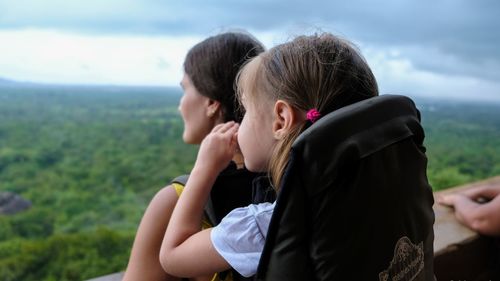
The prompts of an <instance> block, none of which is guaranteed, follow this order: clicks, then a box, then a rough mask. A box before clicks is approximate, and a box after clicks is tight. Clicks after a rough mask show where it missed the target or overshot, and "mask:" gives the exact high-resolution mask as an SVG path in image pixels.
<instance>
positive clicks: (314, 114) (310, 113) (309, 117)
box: [306, 108, 321, 123]
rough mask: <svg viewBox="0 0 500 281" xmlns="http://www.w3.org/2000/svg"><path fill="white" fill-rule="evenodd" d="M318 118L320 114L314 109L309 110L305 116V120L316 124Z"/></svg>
mask: <svg viewBox="0 0 500 281" xmlns="http://www.w3.org/2000/svg"><path fill="white" fill-rule="evenodd" d="M320 117H321V114H320V113H319V111H318V110H317V109H316V108H313V109H310V110H309V111H308V112H307V114H306V118H307V120H309V121H311V123H314V122H316V121H317V120H318V119H319V118H320Z"/></svg>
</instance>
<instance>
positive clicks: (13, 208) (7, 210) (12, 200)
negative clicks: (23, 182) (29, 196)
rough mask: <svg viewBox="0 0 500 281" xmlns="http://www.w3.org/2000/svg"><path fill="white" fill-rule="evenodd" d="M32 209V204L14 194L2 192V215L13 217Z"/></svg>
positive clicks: (0, 194)
mask: <svg viewBox="0 0 500 281" xmlns="http://www.w3.org/2000/svg"><path fill="white" fill-rule="evenodd" d="M30 207H31V202H30V201H28V200H26V199H24V198H22V197H21V196H19V195H17V194H15V193H12V192H0V215H13V214H16V213H19V212H22V211H24V210H26V209H29V208H30Z"/></svg>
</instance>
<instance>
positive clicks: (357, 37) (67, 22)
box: [0, 0, 500, 101]
mask: <svg viewBox="0 0 500 281" xmlns="http://www.w3.org/2000/svg"><path fill="white" fill-rule="evenodd" d="M232 29H246V30H248V31H250V32H251V33H253V34H254V35H255V36H256V37H257V38H258V39H260V40H261V41H262V42H263V43H264V44H265V45H266V47H268V48H269V47H272V46H273V45H275V44H278V43H282V42H285V41H287V40H289V39H291V38H293V36H295V35H300V34H304V33H306V34H311V33H312V32H315V31H320V30H322V31H328V32H332V33H334V34H337V35H341V36H343V37H345V38H347V39H350V40H351V41H353V42H354V43H355V44H357V45H358V46H359V47H360V49H361V51H362V53H363V54H364V56H365V57H366V59H367V60H368V63H369V64H370V66H371V67H372V69H373V71H374V73H375V76H376V77H377V79H378V81H379V86H380V91H381V93H400V94H408V95H425V96H434V97H458V98H468V99H472V100H497V101H500V31H499V30H500V1H496V0H476V1H474V0H467V1H462V0H433V1H430V0H412V1H409V0H408V1H405V0H386V1H374V0H350V1H293V0H265V1H264V0H252V1H247V0H234V1H230V0H219V1H208V0H204V1H203V0H183V1H180V0H176V1H170V0H85V1H84V0H15V1H14V0H0V77H3V78H7V79H14V80H22V81H35V82H46V83H65V84H68V83H78V84H120V85H121V84H127V85H169V86H174V85H178V83H179V81H180V79H181V76H182V61H183V59H184V56H185V54H186V52H187V51H188V50H189V48H190V47H191V46H192V45H193V44H195V43H197V42H199V41H200V40H202V39H204V38H205V37H207V36H210V35H215V34H217V33H219V32H221V31H227V30H232Z"/></svg>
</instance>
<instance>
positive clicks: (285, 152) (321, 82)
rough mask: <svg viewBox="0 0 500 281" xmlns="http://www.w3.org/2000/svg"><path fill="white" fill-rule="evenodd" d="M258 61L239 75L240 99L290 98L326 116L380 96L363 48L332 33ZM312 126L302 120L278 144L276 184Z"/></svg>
mask: <svg viewBox="0 0 500 281" xmlns="http://www.w3.org/2000/svg"><path fill="white" fill-rule="evenodd" d="M255 60H256V61H254V62H253V63H251V64H253V66H252V67H248V66H249V64H247V65H245V66H244V67H243V69H242V70H241V72H240V75H239V76H238V78H237V80H238V95H239V97H240V99H241V95H242V92H243V91H244V92H246V93H250V95H253V96H254V97H253V99H254V100H255V99H257V100H259V99H260V98H261V97H262V96H263V95H265V96H266V97H267V100H270V101H276V100H278V99H280V100H284V101H287V102H288V103H290V104H291V105H292V106H293V107H294V108H296V109H298V110H300V111H303V112H304V113H305V112H307V111H308V110H310V109H316V110H317V111H319V112H320V114H321V116H324V115H326V114H328V113H330V112H332V111H334V110H336V109H339V108H341V107H344V106H346V105H349V104H352V103H355V102H358V101H361V100H364V99H367V98H370V97H373V96H377V95H378V87H377V82H376V80H375V77H374V76H373V73H372V71H371V70H370V67H369V66H368V65H367V63H366V61H365V59H364V58H363V57H362V56H361V55H360V54H359V52H358V50H357V48H355V47H354V46H353V45H352V43H350V42H349V41H346V40H343V39H340V38H338V37H336V36H334V35H332V34H329V33H323V34H315V35H312V36H299V37H297V38H295V39H294V40H293V41H291V42H288V43H284V44H281V45H278V46H276V47H274V48H272V49H270V50H269V51H267V52H264V53H261V54H260V55H259V56H258V57H256V58H255ZM255 64H257V65H255ZM246 97H248V94H246ZM306 127H307V122H304V123H302V124H298V125H297V126H295V127H294V128H292V130H291V131H290V133H289V134H288V135H287V136H286V137H284V138H283V139H281V140H280V141H279V142H278V143H277V144H276V146H275V148H274V151H273V155H272V157H271V160H270V163H269V172H270V175H271V178H272V181H273V184H274V186H275V188H276V189H279V185H280V181H281V177H282V176H283V172H284V170H285V167H286V165H287V163H288V159H289V154H290V149H291V147H292V144H293V142H294V141H295V139H296V138H297V137H298V136H299V135H300V133H302V131H303V130H304V129H305V128H306Z"/></svg>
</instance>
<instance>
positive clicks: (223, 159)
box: [195, 121, 239, 174]
mask: <svg viewBox="0 0 500 281" xmlns="http://www.w3.org/2000/svg"><path fill="white" fill-rule="evenodd" d="M238 127H239V125H238V123H235V122H234V121H231V122H227V123H224V124H219V125H217V126H215V127H214V128H213V130H212V132H211V133H210V134H208V135H207V136H206V137H205V139H203V141H202V143H201V147H200V150H199V151H198V157H197V159H196V163H195V168H198V169H199V168H202V169H206V171H208V172H210V173H214V174H219V173H220V172H221V171H222V170H223V169H224V168H226V166H227V165H228V164H229V161H231V159H232V158H233V156H234V153H235V152H236V149H237V147H238V142H237V138H236V136H237V132H238Z"/></svg>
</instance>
